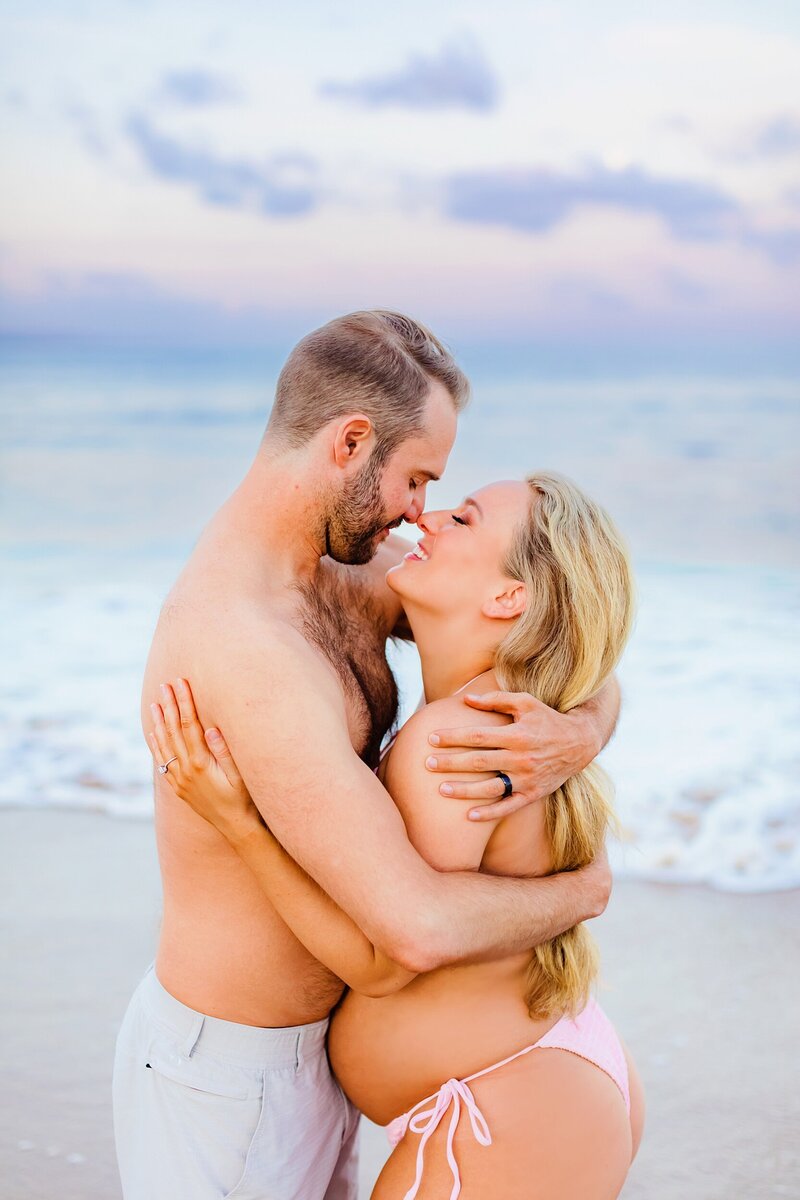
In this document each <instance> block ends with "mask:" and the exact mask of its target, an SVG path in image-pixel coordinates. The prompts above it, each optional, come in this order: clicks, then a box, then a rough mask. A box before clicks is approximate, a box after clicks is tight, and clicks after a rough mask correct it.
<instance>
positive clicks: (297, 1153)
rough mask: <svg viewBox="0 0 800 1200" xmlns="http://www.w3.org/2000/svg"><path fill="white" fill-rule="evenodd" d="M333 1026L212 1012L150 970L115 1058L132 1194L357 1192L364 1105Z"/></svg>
mask: <svg viewBox="0 0 800 1200" xmlns="http://www.w3.org/2000/svg"><path fill="white" fill-rule="evenodd" d="M327 1029H328V1021H327V1019H326V1020H324V1021H316V1022H315V1023H314V1024H312V1025H297V1026H293V1027H290V1028H287V1029H260V1028H256V1027H255V1026H252V1025H237V1024H234V1023H233V1022H231V1021H220V1020H218V1019H217V1018H216V1017H206V1016H203V1014H202V1013H198V1012H195V1011H194V1009H191V1008H187V1007H186V1005H185V1004H181V1003H180V1001H179V1000H176V999H175V997H174V996H171V995H170V994H169V992H167V991H165V990H164V988H163V987H162V986H161V984H160V983H159V982H158V980H157V979H156V976H155V971H154V970H153V968H152V967H151V968H150V970H149V971H148V972H147V974H146V975H145V977H144V979H143V980H142V982H141V983H140V984H139V987H138V988H137V989H136V991H135V992H134V995H133V998H132V1000H131V1002H130V1005H129V1006H128V1011H127V1013H126V1014H125V1018H124V1020H123V1023H122V1028H121V1030H120V1033H119V1037H118V1039H117V1053H116V1058H115V1061H114V1133H115V1138H116V1144H117V1158H118V1161H119V1169H120V1175H121V1177H122V1190H123V1195H124V1197H125V1200H355V1196H356V1187H357V1145H356V1133H357V1129H358V1120H359V1113H358V1111H357V1110H356V1109H355V1108H354V1107H353V1105H352V1104H350V1102H349V1101H348V1100H347V1099H346V1097H345V1096H344V1094H343V1092H342V1090H341V1088H340V1087H339V1085H338V1083H337V1082H336V1080H335V1079H334V1077H333V1075H332V1074H331V1070H330V1067H329V1065H328V1058H327V1054H326V1052H325V1035H326V1033H327Z"/></svg>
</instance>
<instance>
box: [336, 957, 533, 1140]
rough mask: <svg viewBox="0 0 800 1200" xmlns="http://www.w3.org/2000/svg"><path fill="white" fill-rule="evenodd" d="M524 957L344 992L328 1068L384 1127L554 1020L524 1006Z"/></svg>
mask: <svg viewBox="0 0 800 1200" xmlns="http://www.w3.org/2000/svg"><path fill="white" fill-rule="evenodd" d="M529 961H530V959H529V956H528V955H524V956H519V957H516V958H514V959H505V960H503V961H502V962H495V963H481V964H479V965H476V966H466V967H445V968H443V969H442V970H439V971H432V972H431V973H430V974H429V975H424V976H420V977H419V978H418V979H415V980H413V981H412V982H411V983H410V984H409V985H408V986H407V987H405V988H403V989H402V991H400V992H397V993H395V995H393V996H386V997H383V998H381V999H371V998H370V997H367V996H359V995H356V994H355V993H354V992H349V993H348V994H347V995H346V996H345V998H344V1000H343V1001H342V1004H341V1006H340V1008H339V1009H338V1010H337V1012H336V1013H335V1015H334V1018H333V1021H332V1022H331V1028H330V1033H329V1036H328V1052H329V1055H330V1060H331V1066H332V1067H333V1070H334V1073H335V1074H336V1076H337V1078H338V1080H339V1082H340V1084H341V1085H342V1087H343V1089H344V1091H345V1092H346V1094H347V1095H348V1096H349V1098H350V1099H351V1100H352V1102H353V1103H354V1104H355V1105H356V1107H357V1108H359V1109H361V1111H362V1112H363V1113H364V1114H365V1115H366V1116H367V1117H369V1119H370V1120H371V1121H375V1122H376V1123H377V1124H378V1125H387V1124H388V1123H389V1121H391V1120H393V1118H394V1117H397V1116H399V1115H400V1114H401V1113H403V1112H406V1111H407V1110H408V1109H409V1108H411V1107H412V1106H413V1105H414V1104H416V1103H417V1101H418V1100H422V1099H424V1098H425V1097H426V1096H429V1095H431V1094H432V1093H433V1092H435V1091H436V1090H437V1089H438V1087H439V1086H440V1084H442V1083H444V1081H445V1080H447V1079H452V1078H455V1079H461V1078H463V1077H464V1076H465V1075H471V1074H472V1073H473V1072H474V1071H479V1070H481V1068H482V1067H487V1066H489V1065H490V1064H491V1063H494V1062H498V1061H499V1060H500V1059H503V1058H505V1057H507V1056H508V1055H509V1054H513V1053H514V1051H515V1050H520V1049H522V1047H523V1046H528V1045H530V1044H531V1043H532V1042H535V1041H537V1040H538V1039H539V1038H540V1037H542V1035H543V1034H544V1033H546V1032H547V1030H548V1029H550V1028H551V1027H552V1026H553V1025H554V1024H555V1023H556V1020H557V1017H552V1018H550V1019H548V1020H545V1021H532V1020H531V1019H530V1017H529V1016H528V1010H527V1008H526V1006H525V1001H524V994H525V971H526V968H527V965H528V962H529Z"/></svg>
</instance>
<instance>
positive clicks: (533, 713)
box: [427, 675, 620, 821]
mask: <svg viewBox="0 0 800 1200" xmlns="http://www.w3.org/2000/svg"><path fill="white" fill-rule="evenodd" d="M464 699H465V700H466V702H467V704H469V705H471V706H472V707H473V708H478V709H481V710H482V711H483V712H490V711H491V712H504V713H510V714H511V715H512V716H513V718H514V720H513V722H512V724H510V725H505V726H503V727H502V728H497V727H493V728H489V727H487V726H482V725H474V726H468V727H465V726H462V727H460V728H458V729H438V730H435V731H434V732H433V733H432V734H431V736H430V738H429V742H430V744H431V747H432V748H431V750H430V753H429V757H428V759H427V767H428V770H429V771H434V772H437V773H438V774H440V775H447V776H448V777H449V776H451V775H453V774H455V773H458V772H464V771H466V772H482V771H492V772H497V771H502V772H503V773H504V774H506V775H508V777H509V779H510V780H511V782H512V784H513V786H514V793H513V795H511V796H509V798H508V799H507V800H499V801H498V800H497V797H498V796H502V794H503V788H504V785H503V782H502V780H500V779H498V778H497V776H496V775H495V776H494V777H493V778H491V779H488V780H484V781H482V782H476V783H470V782H469V781H465V780H464V779H450V778H448V779H447V780H446V781H444V782H443V783H442V784H441V786H440V791H442V794H443V795H447V796H451V797H453V798H454V799H457V800H474V801H490V803H483V804H481V805H480V806H479V807H477V808H474V809H471V810H470V811H469V814H468V815H469V817H470V818H471V819H472V820H474V821H493V820H495V819H496V818H497V817H507V816H508V815H509V814H510V813H512V812H516V811H517V809H518V808H523V807H524V806H525V805H526V804H531V803H533V802H534V801H536V800H541V799H542V798H543V797H544V796H549V795H551V794H552V793H553V792H554V791H555V790H556V789H557V788H559V787H561V785H562V783H563V782H564V781H565V780H566V779H570V778H571V777H572V776H573V775H577V774H578V772H579V771H582V770H583V769H584V767H588V765H589V763H590V762H592V761H593V759H595V758H596V757H597V755H598V754H599V753H600V751H601V750H602V749H603V747H604V746H605V745H607V743H608V742H609V741H610V739H611V737H612V735H613V733H614V730H615V728H616V725H617V720H618V718H619V710H620V690H619V684H618V683H617V679H616V676H613V675H612V676H611V678H610V679H609V680H607V681H606V683H605V684H604V685H603V687H602V688H601V690H600V691H599V692H598V693H597V695H596V696H594V697H593V698H592V699H591V700H587V701H586V703H585V704H582V705H580V706H579V707H578V708H573V709H572V710H571V711H570V712H568V713H560V712H556V710H555V709H553V708H548V706H547V705H546V704H542V702H541V701H540V700H535V699H534V698H533V696H529V695H527V693H525V692H519V693H517V692H484V694H483V695H481V696H471V695H467V696H465V697H464ZM433 747H435V749H433ZM466 747H469V749H468V750H467V749H466ZM448 787H449V788H450V790H449V791H447V790H446V789H447V788H448ZM492 802H493V803H492Z"/></svg>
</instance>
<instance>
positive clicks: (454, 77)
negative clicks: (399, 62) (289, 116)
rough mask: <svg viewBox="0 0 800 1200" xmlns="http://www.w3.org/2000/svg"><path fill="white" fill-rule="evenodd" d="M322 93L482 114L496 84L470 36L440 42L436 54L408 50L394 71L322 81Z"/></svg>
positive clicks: (376, 104)
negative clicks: (405, 56) (460, 109)
mask: <svg viewBox="0 0 800 1200" xmlns="http://www.w3.org/2000/svg"><path fill="white" fill-rule="evenodd" d="M319 93H320V95H322V96H327V97H331V98H333V99H335V100H347V101H351V102H352V103H354V104H361V105H363V106H364V107H365V108H382V107H386V106H388V105H397V106H400V107H403V108H418V109H442V108H467V109H477V110H479V111H483V112H486V111H488V110H490V109H493V108H495V107H496V105H497V101H498V96H499V86H498V83H497V79H496V77H495V75H494V74H493V72H492V70H491V67H490V66H489V64H488V62H487V61H486V58H485V57H484V55H483V54H482V53H481V50H480V48H479V47H478V46H477V45H475V44H474V43H473V42H472V40H471V39H461V40H459V41H457V42H449V43H447V44H445V45H444V46H443V47H442V49H441V50H440V51H439V52H438V54H431V55H424V54H412V55H410V56H409V58H408V61H407V62H406V65H405V66H404V67H402V68H401V69H400V70H399V71H396V72H394V73H389V74H387V75H373V76H367V77H366V78H364V79H356V80H352V81H351V82H349V83H346V82H337V81H328V82H327V83H323V84H322V85H321V86H320V88H319Z"/></svg>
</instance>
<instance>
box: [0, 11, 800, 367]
mask: <svg viewBox="0 0 800 1200" xmlns="http://www.w3.org/2000/svg"><path fill="white" fill-rule="evenodd" d="M0 16H1V18H2V29H3V34H2V38H0V77H2V80H3V83H2V86H0V120H1V121H2V146H3V155H4V172H3V174H4V184H3V188H2V194H1V195H0V271H1V272H2V277H1V279H0V287H1V289H2V290H1V292H0V297H1V298H2V311H0V330H2V331H4V332H6V333H12V334H16V333H22V334H36V333H46V334H59V335H75V336H79V337H83V338H99V339H115V338H118V339H121V340H134V341H135V340H137V339H138V340H143V341H154V342H159V343H164V342H167V343H175V344H196V343H201V344H212V343H214V344H216V343H219V344H220V345H231V346H237V345H241V346H244V345H257V344H261V343H265V344H266V343H270V342H271V341H283V340H284V339H285V338H286V337H287V336H289V335H294V334H295V333H297V334H298V335H299V334H300V333H302V332H304V331H305V330H307V329H308V328H310V327H312V326H313V325H315V324H318V323H319V322H320V321H321V320H324V319H327V318H328V317H330V316H332V315H334V314H336V313H338V312H344V311H348V310H351V309H355V308H362V307H375V306H386V307H393V308H398V309H401V310H405V311H408V312H411V313H413V314H414V315H416V316H418V317H420V318H421V319H423V320H426V321H428V322H429V323H430V324H431V325H432V326H433V327H434V328H435V329H436V330H437V331H440V332H442V333H443V335H444V336H446V337H448V338H450V339H455V340H456V341H457V342H459V343H460V344H463V343H464V342H469V343H470V344H474V345H485V346H491V347H494V348H495V350H500V351H507V353H508V354H509V355H512V356H513V354H515V353H517V352H518V351H520V350H521V349H524V348H525V347H530V346H539V347H548V346H549V347H555V348H556V349H557V350H558V351H559V352H560V353H564V354H569V353H570V352H572V351H574V352H575V353H576V354H577V353H579V351H580V349H581V348H582V347H584V348H585V347H599V348H606V349H608V348H610V349H611V352H612V354H614V355H616V356H617V357H618V358H619V359H620V361H622V360H623V359H624V358H625V357H626V356H628V357H629V358H630V357H631V356H635V355H636V354H637V353H641V352H642V351H644V352H645V354H647V353H651V354H653V355H660V356H661V358H662V359H670V358H671V357H673V358H674V357H677V358H678V359H681V358H686V359H687V361H688V359H689V358H691V356H692V355H693V354H694V355H695V356H696V355H697V354H701V355H702V354H703V353H707V354H708V355H709V357H710V358H711V359H712V360H714V361H718V362H721V363H724V362H725V361H729V362H730V363H731V364H733V365H735V364H736V363H737V362H738V361H741V360H742V354H743V352H744V348H746V349H747V351H748V353H750V352H752V355H753V356H754V357H755V358H756V359H758V360H759V361H760V362H761V363H762V364H763V365H764V366H765V367H767V368H769V366H770V364H774V365H775V367H776V369H778V368H779V367H780V364H781V363H782V362H785V361H788V359H790V358H791V357H792V355H793V354H794V353H795V352H796V350H797V346H798V342H799V341H800V339H798V332H799V330H798V325H800V6H798V5H797V4H794V3H776V2H775V0H761V2H760V3H758V4H755V3H752V2H751V3H741V2H738V0H726V2H725V3H718V2H716V0H714V2H706V3H704V2H702V0H696V2H695V3H691V4H690V3H686V2H684V0H673V2H672V3H670V4H665V3H664V4H658V3H655V4H649V5H643V4H641V3H633V2H630V3H629V2H622V0H607V2H605V3H603V4H597V3H596V2H594V3H592V2H589V0H562V2H561V3H535V2H519V0H495V2H494V3H492V4H486V3H485V2H481V3H474V2H473V0H463V2H461V3H458V4H453V3H447V2H445V3H437V4H435V5H434V4H431V3H430V0H427V2H426V3H422V2H420V0H407V2H405V3H404V4H403V5H398V6H386V5H376V4H374V2H370V3H364V2H362V0H352V2H347V3H345V2H336V0H329V2H327V3H324V2H321V0H295V2H294V3H293V4H292V5H291V6H287V5H283V4H282V5H278V4H277V3H272V2H264V0H262V2H261V3H256V2H255V0H229V2H228V3H226V4H225V5H220V4H218V3H214V4H210V3H205V2H204V0H196V2H195V3H193V4H192V5H188V4H186V3H183V4H179V3H176V2H174V0H165V2H163V3H155V2H147V0H136V2H134V0H74V2H73V3H71V4H69V5H65V4H64V3H63V2H58V3H56V2H54V0H37V3H35V4H31V3H30V0H28V2H27V3H24V4H23V3H16V2H13V0H3V2H2V3H0ZM745 357H747V355H746V354H745ZM798 357H800V355H798Z"/></svg>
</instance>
